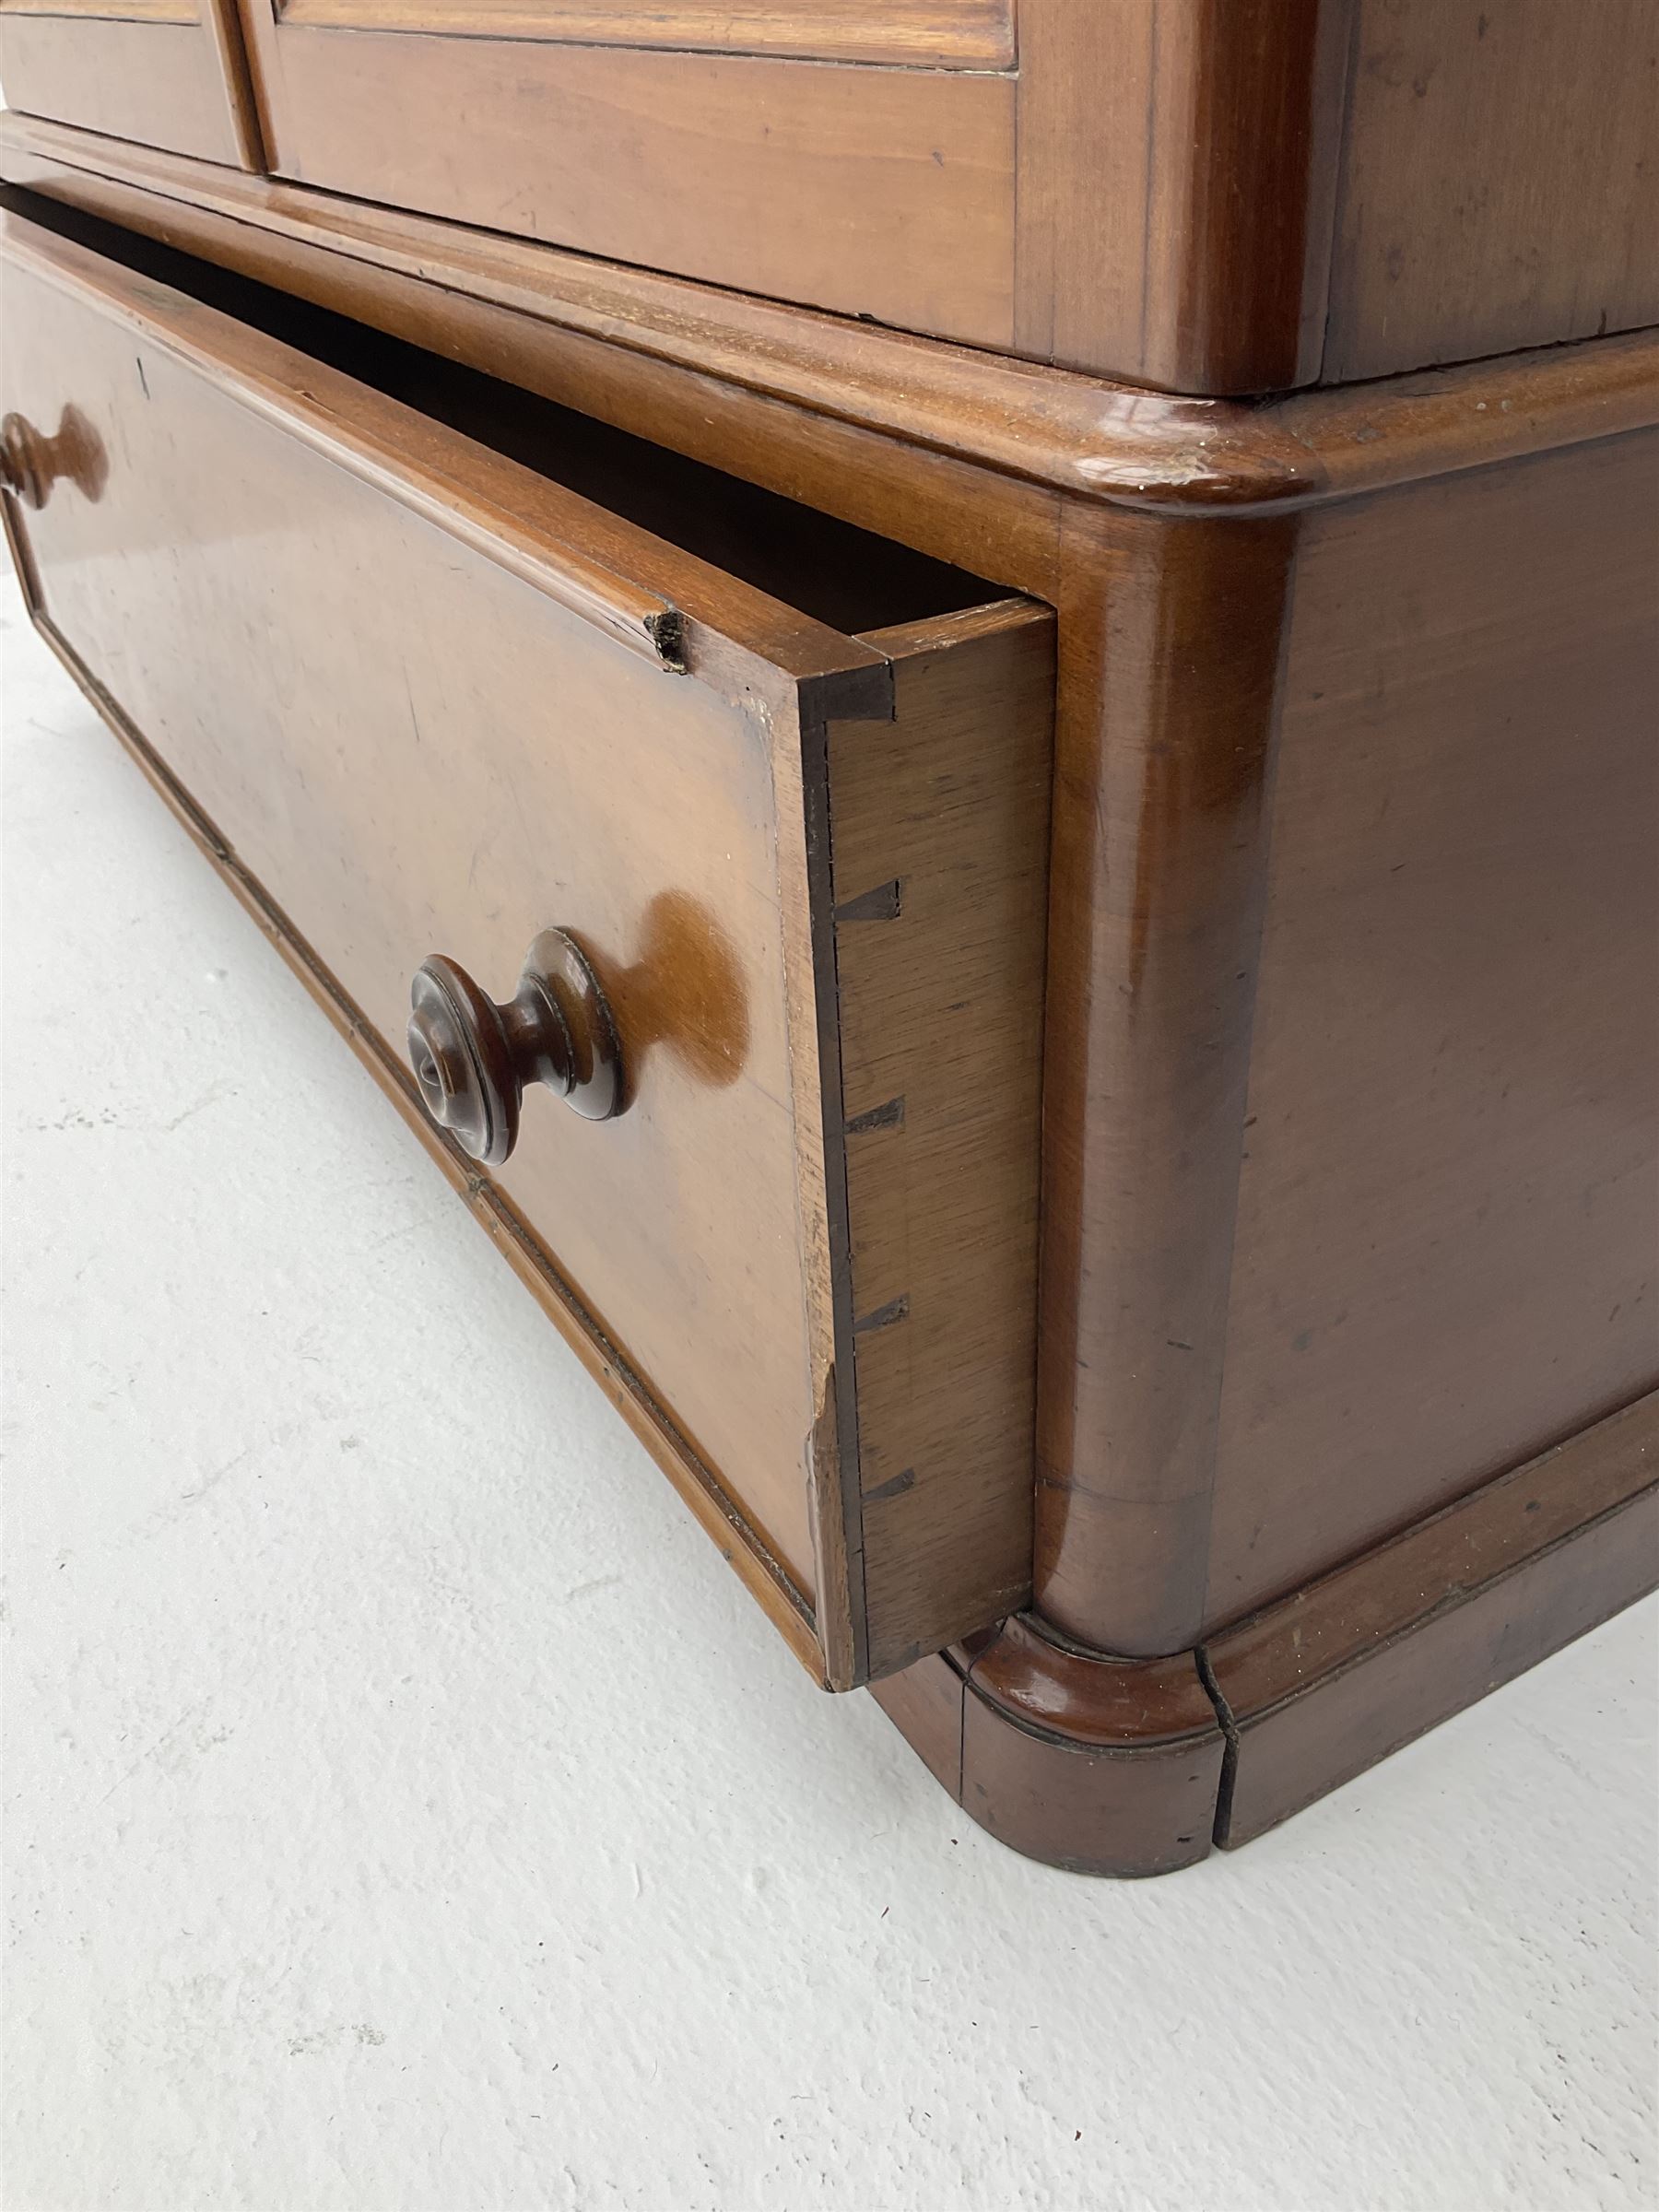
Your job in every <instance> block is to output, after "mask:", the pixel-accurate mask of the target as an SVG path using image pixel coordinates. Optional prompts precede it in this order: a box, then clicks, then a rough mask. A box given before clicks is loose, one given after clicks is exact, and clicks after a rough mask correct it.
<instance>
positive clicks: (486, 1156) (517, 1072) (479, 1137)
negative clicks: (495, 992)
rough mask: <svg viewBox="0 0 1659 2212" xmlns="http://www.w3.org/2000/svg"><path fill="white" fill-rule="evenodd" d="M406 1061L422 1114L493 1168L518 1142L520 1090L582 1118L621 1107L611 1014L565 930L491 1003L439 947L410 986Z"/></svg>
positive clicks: (621, 1069)
mask: <svg viewBox="0 0 1659 2212" xmlns="http://www.w3.org/2000/svg"><path fill="white" fill-rule="evenodd" d="M409 1006H410V1013H409V1027H408V1031H407V1044H408V1052H409V1065H410V1066H411V1068H412V1069H413V1070H414V1075H415V1080H416V1083H417V1084H418V1086H419V1089H420V1096H421V1099H422V1100H423V1101H424V1103H425V1106H426V1110H427V1112H429V1114H430V1115H431V1117H432V1119H433V1121H435V1122H436V1123H437V1124H438V1126H439V1127H440V1128H441V1129H446V1130H447V1131H448V1132H449V1134H450V1135H452V1136H453V1138H454V1140H455V1142H456V1143H457V1144H458V1145H459V1146H460V1147H461V1149H462V1150H463V1151H464V1152H465V1154H466V1156H467V1158H468V1159H476V1160H478V1161H480V1162H482V1164H483V1165H484V1166H485V1167H489V1168H497V1167H500V1165H501V1164H502V1162H503V1161H504V1160H507V1159H511V1158H512V1149H513V1147H514V1146H515V1145H516V1144H517V1143H518V1138H519V1129H520V1126H521V1116H522V1112H523V1108H524V1093H525V1092H526V1091H527V1090H529V1089H531V1088H533V1087H534V1086H535V1084H538V1083H539V1084H542V1085H543V1086H545V1088H547V1089H548V1090H550V1091H551V1092H552V1093H553V1095H554V1097H555V1098H556V1099H561V1100H563V1101H564V1102H565V1104H566V1105H568V1106H571V1107H572V1108H573V1109H574V1110H575V1112H578V1113H580V1114H581V1115H582V1117H583V1119H584V1120H586V1121H590V1122H608V1121H610V1120H611V1119H612V1117H613V1116H614V1115H616V1114H618V1113H620V1112H623V1110H624V1109H625V1107H626V1106H627V1104H628V1088H627V1083H628V1076H627V1068H626V1065H625V1064H624V1060H623V1054H622V1041H621V1039H620V1038H619V1037H618V1034H617V1018H616V1014H615V1011H614V1009H613V1008H612V1006H611V1003H610V1000H609V998H608V997H607V996H606V990H605V985H604V984H603V983H602V982H600V980H599V976H598V974H597V972H596V971H595V970H594V963H593V962H592V960H590V959H589V958H588V956H587V954H586V953H585V952H584V951H583V950H582V946H581V945H580V943H579V942H578V941H577V939H576V938H574V937H573V936H571V933H570V932H569V930H564V929H544V930H543V931H542V933H541V935H539V936H538V937H537V938H536V940H535V944H534V945H532V946H531V947H530V949H529V951H528V952H527V953H526V954H525V956H524V966H523V968H522V969H521V970H520V971H519V982H518V989H517V990H516V991H515V992H514V993H513V994H512V997H511V998H510V999H507V1000H504V1001H503V1002H502V1003H500V1005H498V1004H497V1003H496V1001H495V1000H494V999H492V998H490V997H489V996H488V994H486V993H485V992H483V991H481V990H480V989H479V987H478V985H477V983H476V982H474V981H473V979H472V977H471V976H470V975H468V974H467V972H466V971H465V968H461V967H458V966H457V965H456V963H455V962H454V961H453V960H452V959H447V958H446V957H445V955H444V954H442V953H433V954H432V955H431V956H430V957H429V959H424V960H422V962H421V963H420V966H419V967H418V969H417V970H416V971H415V980H414V982H412V983H411V984H410V986H409Z"/></svg>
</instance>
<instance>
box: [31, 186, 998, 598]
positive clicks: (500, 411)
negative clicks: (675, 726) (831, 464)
mask: <svg viewBox="0 0 1659 2212" xmlns="http://www.w3.org/2000/svg"><path fill="white" fill-rule="evenodd" d="M0 206H9V207H14V208H17V209H18V210H19V211H20V212H23V213H26V214H27V215H28V217H29V220H30V221H31V222H33V223H36V224H38V225H39V226H40V227H41V229H50V230H54V231H56V232H57V233H58V234H59V235H60V236H62V237H65V238H72V239H75V240H76V241H78V242H79V243H81V244H83V245H86V246H87V247H88V248H89V249H91V250H92V251H93V252H95V253H100V254H101V255H103V256H104V257H105V258H106V259H108V260H111V261H115V262H119V263H120V264H121V265H122V266H123V267H125V268H130V269H135V270H137V271H139V272H140V273H141V274H143V275H145V276H147V277H154V278H155V280H156V281H157V282H158V283H159V284H165V285H168V286H170V287H171V288H172V289H173V290H175V291H180V292H183V293H186V294H187V295H188V296H189V297H190V298H192V299H194V300H200V301H201V302H202V303H203V305H204V306H207V307H213V308H217V309H218V311H219V312H221V313H223V314H227V315H231V316H234V317H235V319H236V320H237V321H238V322H239V323H242V324H248V325H249V326H250V327H251V328H253V329H255V330H261V331H264V332H265V333H266V335H269V336H271V337H274V338H278V339H280V340H281V341H282V342H283V343H284V344H285V345H288V346H292V347H297V348H298V349H299V350H300V352H302V353H306V354H310V355H311V356H312V357H313V358H314V359H317V360H320V361H325V362H326V363H327V364H328V365H329V367H330V368H333V369H337V370H339V371H341V372H342V373H343V374H345V375H347V376H350V377H353V378H355V379H356V381H357V382H359V383H363V384H367V385H369V386H371V388H372V389H373V390H375V391H378V392H383V393H384V394H386V395H387V397H388V398H391V399H396V400H400V401H402V402H403V404H404V405H405V406H410V407H414V408H416V409H418V412H419V413H421V414H423V415H428V416H430V417H432V418H434V419H435V420H437V421H440V422H444V423H448V424H449V425H450V427H451V428H452V429H457V430H460V431H461V432H463V434H464V435H465V436H466V437H468V438H470V439H472V440H474V441H476V442H477V443H478V444H479V445H483V446H487V447H488V448H489V449H490V450H491V451H492V452H494V453H501V454H504V455H505V456H506V457H507V458H508V459H510V460H513V461H517V462H520V463H522V464H523V465H525V466H527V467H529V468H533V469H535V472H536V473H537V475H539V476H543V477H547V478H548V479H549V480H550V481H552V482H553V483H556V484H560V485H563V486H564V487H565V488H566V489H568V490H571V491H574V492H577V493H579V494H580V495H581V496H582V498H584V499H589V500H594V502H595V503H596V504H597V505H600V506H603V507H605V508H606V510H607V511H608V512H610V513H612V514H615V515H619V516H621V517H622V518H623V519H624V520H626V521H628V522H630V523H633V524H637V525H638V526H639V527H640V528H641V529H642V530H649V531H650V532H651V533H652V535H653V536H655V537H660V538H663V539H665V541H666V542H668V543H669V544H671V545H674V546H677V547H680V548H681V550H682V551H684V552H687V553H690V554H693V555H695V556H696V558H697V559H700V560H705V561H707V562H708V563H709V564H710V566H711V567H712V568H716V569H719V570H721V571H723V572H724V573H725V574H726V575H729V576H735V577H737V578H739V579H741V581H742V582H745V583H748V584H752V585H753V586H754V587H755V589H756V590H758V591H762V592H765V593H766V594H769V596H771V598H773V599H781V600H782V601H784V602H785V603H786V604H787V605H789V606H794V607H798V608H799V609H800V611H801V612H802V613H803V614H806V615H810V616H811V617H812V618H813V619H814V620H815V621H818V622H823V623H825V624H827V625H828V626H829V627H830V629H839V630H844V631H846V632H848V633H849V634H851V635H853V636H858V635H860V634H862V633H863V632H865V631H866V630H871V629H881V628H884V627H886V626H888V625H891V624H900V623H909V622H915V621H920V620H923V619H924V618H928V617H931V616H936V615H946V614H955V613H958V612H959V611H960V610H962V609H964V608H967V607H971V606H983V605H987V604H989V603H990V602H992V601H994V600H997V599H1000V598H1003V597H1005V596H1006V593H1005V592H1004V590H1003V589H1002V588H1001V587H999V586H998V585H996V584H994V583H991V582H987V581H986V580H985V579H984V578H983V577H978V576H972V575H970V574H969V573H968V572H967V571H964V570H961V569H956V568H951V567H949V566H948V565H947V563H945V562H943V561H939V560H934V559H930V558H929V557H928V556H927V555H926V554H924V553H917V552H914V551H912V549H911V548H910V547H907V546H900V545H896V544H894V542H893V541H892V540H891V539H890V538H885V537H878V536H877V535H875V534H874V533H873V532H870V531H867V530H860V529H858V528H857V527H855V526H854V525H853V524H851V523H844V522H841V521H840V520H839V519H838V518H837V517H835V516H833V515H827V514H820V513H819V512H818V511H817V510H816V509H814V508H811V507H806V506H803V505H802V504H801V503H800V502H799V501H798V500H790V499H785V498H783V497H782V495H781V494H780V493H777V492H774V491H769V490H767V489H765V488H763V487H762V486H760V485H757V484H749V483H746V482H745V481H744V480H743V479H742V478H741V477H731V476H727V475H725V474H724V472H723V471H722V470H719V469H715V468H710V467H709V466H707V465H705V464H704V463H702V462H700V461H693V460H690V459H688V457H687V456H686V455H685V454H683V453H674V452H671V451H670V450H669V449H668V448H667V447H665V446H660V445H653V443H652V442H651V441H649V440H648V439H644V438H638V437H634V436H632V435H631V434H630V433H629V432H628V431H627V430H620V429H614V428H613V427H612V426H611V425H610V424H609V423H604V422H599V421H596V420H595V419H594V418H593V417H592V416H588V415H580V414H578V413H576V412H575V410H574V409H572V408H570V407H562V406H558V405H557V404H556V403H555V402H554V401H552V400H548V399H543V398H540V397H538V396H537V395H536V394H535V393H532V392H526V391H524V390H523V389H522V388H521V387H519V386H518V385H516V384H508V383H503V382H499V381H498V380H497V379H496V378H494V377H490V376H486V375H483V374H481V373H480V372H479V371H477V370H475V369H470V368H468V367H466V366H465V364H464V363H462V362H459V361H452V360H449V359H446V358H445V357H444V356H442V355H441V354H435V353H428V352H425V351H423V350H422V349H421V348H420V347H416V346H410V345H406V344H405V343H404V342H403V341H402V340H401V339H398V338H394V337H389V336H387V335H385V334H384V333H382V332H381V331H378V330H371V329H370V328H369V327H368V326H367V325H366V324H359V323H353V322H352V321H350V320H349V318H347V316H344V315H337V314H333V313H331V312H329V311H328V310H327V309H326V308H322V307H316V306H313V305H312V303H311V301H309V300H297V299H294V298H291V297H290V296H289V295H288V294H287V293H285V292H279V291H277V290H275V289H273V288H271V287H270V286H268V285H263V284H259V283H256V282H254V281H253V279H252V278H250V277H241V276H238V275H237V274H236V273H235V272H234V271H232V270H229V269H221V268H218V267H215V266H214V265H212V264H211V263H208V262H204V261H198V260H196V259H195V258H194V256H192V255H190V254H186V253H178V252H176V251H175V250H174V249H173V248H172V247H171V246H166V245H163V244H161V243H160V242H159V241H157V240H154V239H149V238H145V237H142V236H140V235H139V234H138V233H136V232H135V231H128V230H123V229H119V228H118V227H116V226H115V225H114V224H111V223H104V222H100V220H99V219H98V218H96V217H95V216H88V215H85V214H83V213H82V212H81V211H80V210H79V209H77V208H72V207H68V206H64V205H62V204H61V203H59V202H57V201H53V200H47V199H42V198H40V197H38V196H37V195H35V194H30V193H25V192H22V191H19V190H18V189H16V188H15V187H10V186H0Z"/></svg>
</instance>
